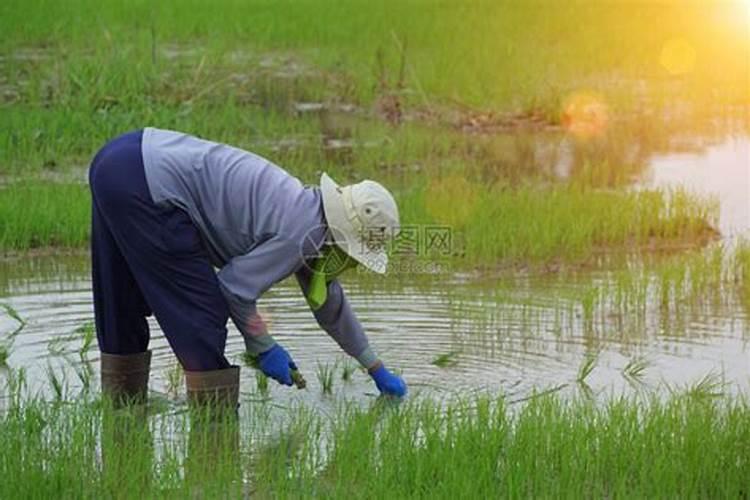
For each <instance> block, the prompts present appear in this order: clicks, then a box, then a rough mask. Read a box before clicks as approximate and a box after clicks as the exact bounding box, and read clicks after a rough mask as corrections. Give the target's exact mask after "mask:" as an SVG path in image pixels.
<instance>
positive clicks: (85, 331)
mask: <svg viewBox="0 0 750 500" xmlns="http://www.w3.org/2000/svg"><path fill="white" fill-rule="evenodd" d="M75 333H77V334H79V335H80V336H81V346H80V347H79V348H78V356H79V357H80V358H81V360H84V359H85V358H86V354H87V353H88V352H89V349H91V345H92V344H93V343H94V336H95V333H96V330H95V329H94V322H93V321H89V322H87V323H84V324H83V325H81V326H79V327H78V328H76V330H75Z"/></svg>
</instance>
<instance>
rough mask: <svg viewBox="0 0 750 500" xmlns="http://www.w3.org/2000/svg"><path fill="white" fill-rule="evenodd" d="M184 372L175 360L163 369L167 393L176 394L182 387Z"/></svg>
mask: <svg viewBox="0 0 750 500" xmlns="http://www.w3.org/2000/svg"><path fill="white" fill-rule="evenodd" d="M184 373H185V372H184V371H183V369H182V365H181V364H180V363H179V362H177V361H175V362H174V363H173V364H172V366H171V367H169V368H167V369H166V370H165V375H164V379H165V381H166V383H167V394H171V395H172V396H173V397H174V396H177V393H178V392H179V391H180V388H181V387H182V382H183V380H184Z"/></svg>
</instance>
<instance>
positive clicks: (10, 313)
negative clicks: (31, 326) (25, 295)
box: [0, 302, 26, 338]
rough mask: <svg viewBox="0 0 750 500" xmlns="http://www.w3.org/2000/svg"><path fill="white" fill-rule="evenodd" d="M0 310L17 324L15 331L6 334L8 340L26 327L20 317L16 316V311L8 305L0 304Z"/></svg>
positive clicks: (24, 321)
mask: <svg viewBox="0 0 750 500" xmlns="http://www.w3.org/2000/svg"><path fill="white" fill-rule="evenodd" d="M0 308H2V309H3V310H4V311H5V314H7V315H8V316H10V317H11V318H13V319H14V320H15V321H16V322H17V323H18V326H17V327H16V329H15V330H13V331H12V332H10V333H9V334H8V337H9V338H12V337H15V336H16V335H18V334H19V333H21V331H22V330H23V329H24V328H25V327H26V320H25V319H23V318H22V317H21V315H20V314H18V311H16V310H15V309H14V308H13V306H11V305H10V304H6V303H4V302H0Z"/></svg>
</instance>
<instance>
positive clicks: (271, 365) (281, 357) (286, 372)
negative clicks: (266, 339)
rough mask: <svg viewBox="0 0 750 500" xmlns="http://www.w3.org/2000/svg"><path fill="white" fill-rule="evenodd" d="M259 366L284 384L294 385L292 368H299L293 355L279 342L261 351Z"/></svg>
mask: <svg viewBox="0 0 750 500" xmlns="http://www.w3.org/2000/svg"><path fill="white" fill-rule="evenodd" d="M258 366H260V370H261V371H262V372H263V373H265V374H266V375H268V376H269V377H271V378H272V379H274V380H275V381H276V382H278V383H280V384H284V385H292V372H291V370H296V369H297V365H295V364H294V361H292V357H291V356H289V353H288V352H286V349H284V348H283V347H281V346H280V345H279V344H275V345H274V346H273V347H272V348H270V349H269V350H267V351H266V352H262V353H260V355H259V356H258Z"/></svg>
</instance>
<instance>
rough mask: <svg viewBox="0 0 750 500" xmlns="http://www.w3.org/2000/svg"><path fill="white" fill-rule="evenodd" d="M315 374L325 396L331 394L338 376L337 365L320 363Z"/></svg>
mask: <svg viewBox="0 0 750 500" xmlns="http://www.w3.org/2000/svg"><path fill="white" fill-rule="evenodd" d="M315 374H316V375H317V377H318V383H319V384H320V390H321V391H323V394H331V393H332V392H333V381H334V376H335V374H336V363H334V364H332V365H331V364H330V363H318V364H317V365H316V367H315Z"/></svg>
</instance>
